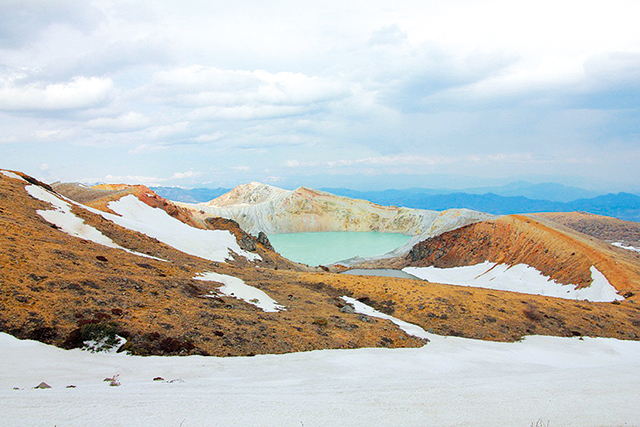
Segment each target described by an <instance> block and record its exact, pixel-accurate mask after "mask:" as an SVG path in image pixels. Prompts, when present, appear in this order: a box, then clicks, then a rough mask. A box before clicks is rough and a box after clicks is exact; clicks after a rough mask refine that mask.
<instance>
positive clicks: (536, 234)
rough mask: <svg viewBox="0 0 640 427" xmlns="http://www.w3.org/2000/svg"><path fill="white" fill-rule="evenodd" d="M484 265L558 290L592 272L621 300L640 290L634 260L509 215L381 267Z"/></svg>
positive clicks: (582, 282) (583, 282)
mask: <svg viewBox="0 0 640 427" xmlns="http://www.w3.org/2000/svg"><path fill="white" fill-rule="evenodd" d="M484 261H491V262H495V263H498V264H509V265H516V264H520V263H522V264H527V265H530V266H532V267H535V268H536V269H538V270H539V271H541V272H542V273H543V274H544V275H546V276H549V277H551V278H553V279H554V280H556V281H558V282H560V283H563V284H573V285H578V286H579V287H585V286H589V285H590V283H591V271H590V268H591V266H595V267H596V268H597V269H598V270H600V271H601V272H602V273H603V274H604V275H605V276H606V277H607V279H608V280H609V282H610V283H611V284H612V285H613V286H614V287H615V288H616V289H618V291H619V292H620V293H621V294H624V293H626V292H633V293H637V291H638V290H639V288H640V257H639V256H638V255H637V254H634V253H633V252H630V251H627V250H624V249H620V248H616V247H614V246H611V245H609V244H607V243H606V242H603V241H601V240H599V239H596V238H593V237H591V236H587V235H585V234H582V233H578V232H576V231H574V230H571V229H568V228H564V227H562V226H559V225H556V224H553V223H550V222H548V223H542V222H540V221H536V220H534V219H532V218H529V217H526V216H522V215H509V216H504V217H500V218H497V219H494V220H489V221H483V222H479V223H476V224H472V225H468V226H465V227H461V228H459V229H457V230H453V231H450V232H447V233H443V234H441V235H439V236H436V237H433V238H431V239H427V240H425V241H423V242H420V243H419V244H417V245H416V246H414V247H413V249H412V250H411V251H410V252H409V253H408V254H407V255H406V257H399V258H395V259H392V260H389V261H387V262H386V265H387V266H393V267H396V268H402V267H406V266H415V267H421V266H436V267H440V268H449V267H458V266H464V265H473V264H477V263H481V262H484Z"/></svg>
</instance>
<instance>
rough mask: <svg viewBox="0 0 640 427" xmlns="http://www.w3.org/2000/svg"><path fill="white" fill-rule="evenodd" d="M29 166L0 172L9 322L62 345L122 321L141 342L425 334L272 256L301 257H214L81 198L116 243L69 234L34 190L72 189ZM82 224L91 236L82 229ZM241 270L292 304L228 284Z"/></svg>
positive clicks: (229, 347) (209, 349)
mask: <svg viewBox="0 0 640 427" xmlns="http://www.w3.org/2000/svg"><path fill="white" fill-rule="evenodd" d="M27 178H28V177H25V176H20V175H17V174H15V173H11V172H4V171H3V172H2V173H0V202H1V204H0V206H1V208H0V230H1V232H0V247H2V251H1V252H0V265H1V266H2V269H1V270H0V273H1V276H0V280H1V281H2V286H1V287H0V306H1V308H2V310H0V330H2V331H5V332H9V333H11V334H12V335H15V336H17V337H21V338H32V339H37V340H40V341H44V342H48V343H54V344H56V345H58V346H63V347H75V346H79V345H82V342H83V338H86V337H87V333H89V332H91V331H94V332H95V330H96V329H97V330H98V331H102V332H104V333H106V332H108V331H117V333H118V334H119V335H121V336H123V337H125V338H126V339H127V340H128V342H127V344H125V348H126V349H127V350H129V351H132V352H133V353H136V354H213V355H220V356H224V355H248V354H257V353H283V352H290V351H301V350H311V349H318V348H352V347H361V346H367V347H368V346H377V345H380V343H381V340H382V339H383V338H384V339H385V340H386V341H384V343H386V344H384V345H385V346H417V345H421V344H422V342H421V341H420V340H418V339H416V338H413V337H408V336H407V335H406V334H405V333H404V332H402V331H401V330H400V329H398V328H396V327H393V326H389V324H388V322H377V321H372V322H362V321H359V320H358V319H357V316H356V315H354V314H350V313H344V312H341V311H340V310H339V309H340V307H342V306H344V303H343V302H342V301H341V300H340V299H339V298H337V297H338V296H339V295H342V294H337V293H336V291H331V290H327V289H324V288H319V287H316V286H312V285H309V284H307V283H305V282H304V281H301V280H299V279H298V278H297V277H295V272H293V270H291V271H292V273H294V276H293V277H291V278H288V277H281V276H279V275H278V271H277V270H272V269H269V268H264V267H269V266H272V267H277V266H278V265H280V266H281V267H285V266H286V267H289V268H295V265H294V264H292V263H288V262H286V261H282V263H280V264H273V263H269V262H267V261H265V260H264V259H263V260H262V261H260V260H255V261H251V260H249V259H247V258H245V257H243V256H233V257H231V258H230V259H229V260H227V261H226V262H212V261H211V260H207V259H205V258H202V257H197V256H193V255H189V254H187V253H184V252H181V251H177V250H176V249H175V248H173V247H172V246H170V245H168V244H166V243H162V242H160V241H158V240H157V239H156V238H154V237H150V236H147V235H145V234H143V233H140V232H135V231H132V230H130V229H127V228H125V227H122V226H120V225H117V224H116V223H115V222H113V221H110V220H108V219H106V217H105V216H103V215H101V214H100V213H99V212H98V211H91V210H88V209H85V208H83V207H82V206H78V205H73V204H70V206H71V207H70V208H69V211H70V213H69V212H66V213H64V215H70V214H73V215H74V217H75V218H81V219H82V220H83V223H84V225H85V227H89V228H92V229H93V230H95V231H97V232H99V233H100V234H101V235H103V236H105V237H106V238H108V239H110V240H111V241H113V242H114V243H115V244H116V245H117V247H109V246H105V245H104V244H99V243H96V242H94V241H92V240H88V239H87V238H84V237H83V238H81V237H78V236H76V235H71V234H70V232H72V231H71V230H64V229H61V227H60V226H58V225H54V224H52V223H51V222H50V221H49V220H47V219H45V218H44V217H43V216H42V215H41V214H40V213H41V212H51V211H54V210H55V209H54V208H53V206H52V204H51V203H50V202H45V201H42V200H39V199H38V198H35V197H32V196H31V195H30V193H29V192H28V191H31V192H33V193H34V194H37V193H38V192H44V193H46V194H47V195H48V196H49V197H51V199H52V200H55V199H56V198H57V199H58V200H59V201H62V202H64V199H62V198H61V197H60V196H58V195H56V194H55V193H52V192H50V191H48V189H47V186H43V185H42V184H41V183H37V182H35V180H33V179H30V178H29V181H30V182H27V181H26V180H25V179H27ZM33 187H35V188H36V189H37V191H34V188H33ZM109 191H112V189H110V190H109ZM109 197H113V194H110V195H109ZM127 197H132V195H131V194H129V195H125V196H124V198H127ZM150 197H151V196H150ZM137 200H139V199H137ZM56 203H60V202H56ZM67 203H68V202H67ZM106 205H107V206H109V204H106ZM39 212H40V213H39ZM57 212H59V213H61V214H62V212H61V211H60V210H57ZM163 212H164V211H163ZM167 216H168V215H167ZM63 226H66V224H63ZM85 231H86V228H85ZM203 231H204V230H203ZM207 231H209V230H207ZM227 233H228V232H227ZM80 235H81V236H87V234H86V233H84V231H82V230H81V232H80ZM214 236H217V234H216V235H214ZM215 238H216V239H217V237H215ZM122 248H124V249H122ZM125 249H126V250H125ZM130 251H135V253H131V252H130ZM266 252H267V251H266V249H263V250H261V253H262V254H263V255H265V254H266ZM150 256H151V257H150ZM273 258H274V259H275V258H277V255H275V254H274V255H273ZM261 266H264V267H262V268H261ZM207 272H215V273H217V274H218V276H216V277H217V279H214V280H210V281H203V280H198V278H199V275H201V274H203V273H207ZM237 279H240V280H241V281H242V282H244V283H246V284H247V285H250V286H252V287H254V288H256V289H259V290H261V291H262V292H265V293H266V294H267V295H268V296H269V297H271V298H273V299H274V300H275V301H277V302H278V303H279V304H281V305H283V306H285V308H286V310H284V311H278V312H265V311H264V310H262V309H261V308H260V307H258V306H256V304H257V303H256V302H252V301H243V300H241V299H238V298H234V297H233V295H231V296H230V295H228V292H227V293H224V292H223V287H224V286H228V285H224V283H226V282H229V283H231V282H233V280H236V281H237ZM221 285H224V286H221ZM317 319H324V321H318V320H317ZM314 322H315V323H314Z"/></svg>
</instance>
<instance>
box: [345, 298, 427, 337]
mask: <svg viewBox="0 0 640 427" xmlns="http://www.w3.org/2000/svg"><path fill="white" fill-rule="evenodd" d="M342 299H343V300H344V301H345V302H346V303H347V304H351V305H352V306H353V308H354V309H355V311H356V313H360V314H364V315H367V316H371V317H377V318H379V319H386V320H390V321H391V322H393V323H395V324H396V325H398V327H399V328H400V329H402V330H403V331H405V332H406V333H407V334H409V335H413V336H414V337H418V338H425V339H429V337H430V336H433V334H428V333H427V331H425V330H424V329H422V328H421V327H420V326H418V325H414V324H413V323H408V322H405V321H404V320H400V319H397V318H395V317H393V316H389V315H388V314H384V313H381V312H379V311H378V310H376V309H374V308H373V307H370V306H368V305H366V304H364V303H362V302H360V301H358V300H357V299H355V298H351V297H347V296H344V297H342Z"/></svg>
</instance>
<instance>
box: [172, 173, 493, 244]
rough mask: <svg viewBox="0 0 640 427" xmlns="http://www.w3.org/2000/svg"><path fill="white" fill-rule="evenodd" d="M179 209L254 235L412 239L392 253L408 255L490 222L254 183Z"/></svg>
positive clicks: (464, 212)
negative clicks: (443, 237)
mask: <svg viewBox="0 0 640 427" xmlns="http://www.w3.org/2000/svg"><path fill="white" fill-rule="evenodd" d="M180 205H181V206H184V207H186V208H188V209H190V210H191V211H192V214H193V215H194V216H196V217H198V216H200V217H209V216H216V217H222V218H228V219H232V220H234V221H236V222H238V224H239V225H240V227H241V228H242V229H243V230H245V231H246V232H248V233H251V234H254V235H257V234H258V233H259V232H260V231H263V232H265V233H267V234H278V233H301V232H316V231H356V232H357V231H362V232H366V231H377V232H385V233H402V234H406V235H412V236H415V237H414V238H413V239H411V240H410V241H409V243H407V244H406V245H404V246H403V247H402V248H400V249H398V250H396V251H395V252H394V254H396V252H398V251H399V252H400V253H407V252H408V251H409V250H410V248H411V247H412V246H413V245H415V244H416V243H417V242H420V241H422V240H424V239H426V238H429V237H433V236H436V235H438V234H441V233H444V232H446V231H450V230H453V229H456V228H458V227H462V226H464V225H468V224H471V223H474V222H478V221H483V220H487V219H490V218H493V216H492V215H489V214H485V213H481V212H475V211H471V210H468V209H450V210H447V211H443V212H437V211H429V210H423V209H409V208H403V207H396V206H381V205H377V204H375V203H371V202H368V201H366V200H358V199H351V198H348V197H341V196H336V195H333V194H330V193H326V192H323V191H317V190H312V189H308V188H305V187H300V188H298V189H296V190H293V191H291V190H283V189H280V188H277V187H273V186H270V185H266V184H260V183H255V182H252V183H250V184H246V185H241V186H239V187H236V188H235V189H233V190H232V191H230V192H229V193H227V194H224V195H222V196H220V197H218V198H217V199H214V200H212V201H210V202H208V203H201V204H189V203H180Z"/></svg>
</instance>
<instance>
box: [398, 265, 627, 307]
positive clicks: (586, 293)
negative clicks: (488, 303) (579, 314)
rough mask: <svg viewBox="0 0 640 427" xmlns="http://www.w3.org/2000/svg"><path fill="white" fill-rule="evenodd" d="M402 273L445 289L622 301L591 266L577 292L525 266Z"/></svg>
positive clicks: (415, 269)
mask: <svg viewBox="0 0 640 427" xmlns="http://www.w3.org/2000/svg"><path fill="white" fill-rule="evenodd" d="M402 271H404V272H406V273H409V274H413V275H414V276H417V277H419V278H421V279H423V280H428V281H429V282H433V283H443V284H447V285H458V286H472V287H479V288H487V289H496V290H501V291H512V292H521V293H524V294H534V295H544V296H550V297H557V298H565V299H574V300H589V301H594V302H610V301H615V300H623V299H624V297H623V296H621V295H618V291H617V290H616V288H614V287H613V286H612V285H611V284H610V283H609V281H608V280H607V278H606V277H605V276H604V275H603V274H602V273H601V272H600V271H598V269H597V268H595V267H594V266H591V279H592V282H591V285H590V286H588V287H586V288H582V289H576V288H575V285H563V284H561V283H558V282H556V281H555V280H553V279H551V278H549V277H547V276H545V275H543V274H542V273H541V272H540V271H538V270H537V269H535V268H533V267H531V266H528V265H526V264H517V265H514V266H509V265H507V264H495V263H492V262H489V261H485V262H483V263H480V264H476V265H469V266H464V267H453V268H437V267H406V268H404V269H403V270H402Z"/></svg>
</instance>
